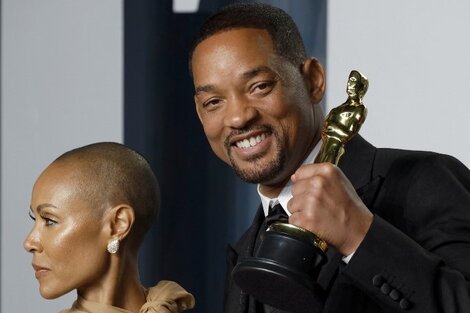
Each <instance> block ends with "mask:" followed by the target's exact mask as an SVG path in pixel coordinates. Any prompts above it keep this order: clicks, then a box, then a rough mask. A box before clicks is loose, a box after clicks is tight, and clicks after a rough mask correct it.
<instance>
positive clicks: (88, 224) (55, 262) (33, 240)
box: [24, 164, 109, 299]
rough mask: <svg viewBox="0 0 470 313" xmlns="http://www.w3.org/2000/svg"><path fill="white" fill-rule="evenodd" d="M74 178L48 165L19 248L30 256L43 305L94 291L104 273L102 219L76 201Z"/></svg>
mask: <svg viewBox="0 0 470 313" xmlns="http://www.w3.org/2000/svg"><path fill="white" fill-rule="evenodd" d="M78 172H79V171H78V170H76V169H75V168H74V167H73V166H71V165H67V164H53V165H51V166H49V167H48V168H47V169H46V170H45V171H44V172H43V173H42V174H41V176H40V177H39V178H38V180H37V181H36V183H35V184H34V187H33V192H32V197H31V212H30V215H31V217H32V218H33V219H34V226H33V228H32V230H31V232H30V233H29V235H28V236H27V237H26V239H25V241H24V248H25V249H26V251H28V252H31V253H32V255H33V261H32V265H33V268H34V271H35V276H36V279H37V280H38V282H39V290H40V293H41V295H42V296H43V297H44V298H46V299H53V298H56V297H59V296H61V295H63V294H65V293H67V292H69V291H71V290H74V289H79V291H80V289H81V288H93V286H96V285H97V284H100V282H101V281H102V280H103V279H104V276H105V273H106V270H107V267H108V262H109V255H108V252H107V251H106V245H107V237H106V236H105V231H104V227H103V226H102V213H100V210H96V209H95V210H94V208H92V207H91V205H90V204H89V203H91V202H89V201H86V200H87V199H83V197H80V196H79V192H78V190H79V188H77V187H78V185H77V183H76V181H77V178H76V177H77V173H78Z"/></svg>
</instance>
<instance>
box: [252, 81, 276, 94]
mask: <svg viewBox="0 0 470 313" xmlns="http://www.w3.org/2000/svg"><path fill="white" fill-rule="evenodd" d="M273 86H274V82H273V81H265V82H260V83H258V84H256V85H254V86H253V89H252V92H253V93H262V94H267V93H269V92H270V91H271V90H272V89H273Z"/></svg>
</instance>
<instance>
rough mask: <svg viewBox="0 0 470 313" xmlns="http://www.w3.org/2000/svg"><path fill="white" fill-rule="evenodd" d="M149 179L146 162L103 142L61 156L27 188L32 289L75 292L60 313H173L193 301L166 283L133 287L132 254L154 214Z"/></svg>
mask: <svg viewBox="0 0 470 313" xmlns="http://www.w3.org/2000/svg"><path fill="white" fill-rule="evenodd" d="M159 201H160V200H159V189H158V182H157V179H156V177H155V175H154V173H153V172H152V170H151V168H150V166H149V164H148V163H147V161H146V160H145V159H144V158H143V157H142V156H141V155H140V154H138V153H137V152H135V151H133V150H132V149H130V148H128V147H126V146H124V145H121V144H118V143H111V142H103V143H95V144H91V145H88V146H84V147H80V148H77V149H74V150H71V151H68V152H66V153H64V154H63V155H61V156H60V157H59V158H57V159H56V160H55V161H54V162H52V164H50V165H49V166H48V167H47V168H46V169H45V170H44V171H43V172H42V173H41V175H40V176H39V178H38V179H37V181H36V183H35V184H34V187H33V191H32V197H31V212H30V215H31V218H32V219H33V220H34V221H35V222H34V226H33V229H32V230H31V232H30V234H29V235H28V236H27V238H26V239H25V241H24V247H25V249H26V250H27V251H28V252H31V253H32V255H33V262H32V263H33V268H34V271H35V275H36V278H37V280H38V281H39V290H40V293H41V295H42V296H43V297H44V298H46V299H54V298H57V297H59V296H62V295H64V294H66V293H68V292H69V291H71V290H75V289H76V290H77V300H76V301H75V302H74V303H73V305H72V307H71V308H70V309H68V310H65V311H62V313H81V312H89V313H95V312H96V313H98V312H99V313H114V312H121V313H123V312H124V313H130V312H138V313H146V312H148V313H150V312H152V313H153V312H157V313H174V312H181V311H184V310H186V309H190V308H192V307H193V306H194V297H193V296H192V295H191V294H190V293H188V292H186V291H185V290H184V289H183V288H182V287H181V286H179V285H178V284H177V283H175V282H172V281H160V282H159V283H158V284H157V285H156V286H154V287H152V288H144V287H143V286H142V284H141V282H140V278H139V273H138V268H137V255H138V250H139V247H140V245H141V243H142V241H143V239H144V236H145V234H146V232H147V230H148V229H149V227H150V225H151V224H152V222H153V220H154V218H155V217H156V216H157V214H158V210H159Z"/></svg>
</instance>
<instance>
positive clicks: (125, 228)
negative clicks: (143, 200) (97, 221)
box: [106, 204, 135, 240]
mask: <svg viewBox="0 0 470 313" xmlns="http://www.w3.org/2000/svg"><path fill="white" fill-rule="evenodd" d="M134 222H135V212H134V209H133V208H132V207H131V206H129V205H127V204H119V205H116V206H114V207H113V208H111V209H110V210H109V211H108V212H107V213H106V224H107V226H108V227H107V229H108V230H109V235H110V236H111V237H114V238H118V239H119V240H123V239H124V238H125V237H126V236H127V235H128V234H129V232H130V231H131V229H132V226H133V225H134Z"/></svg>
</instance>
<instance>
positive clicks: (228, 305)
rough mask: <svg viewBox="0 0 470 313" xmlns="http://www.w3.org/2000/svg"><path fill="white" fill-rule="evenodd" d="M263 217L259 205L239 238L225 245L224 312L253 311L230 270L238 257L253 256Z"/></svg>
mask: <svg viewBox="0 0 470 313" xmlns="http://www.w3.org/2000/svg"><path fill="white" fill-rule="evenodd" d="M263 219H264V213H263V209H262V207H261V205H260V206H259V208H258V211H257V212H256V215H255V218H254V219H253V223H252V224H251V226H250V228H248V230H247V231H246V232H245V233H244V234H243V236H242V237H241V238H240V240H239V241H238V242H237V243H236V244H235V245H234V246H233V247H232V246H231V245H228V247H227V264H226V268H227V271H226V274H225V275H226V277H225V282H226V284H227V285H226V288H225V291H226V293H225V301H224V302H225V303H224V312H225V313H251V312H255V307H254V303H251V304H250V303H249V297H248V295H246V294H245V293H243V292H242V291H241V290H240V288H238V286H237V285H236V284H235V282H234V281H233V279H232V271H233V268H234V267H235V265H236V264H237V262H238V260H239V259H240V258H244V257H250V256H253V248H254V245H255V241H256V236H257V234H258V231H259V228H260V225H261V223H262V222H263Z"/></svg>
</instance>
